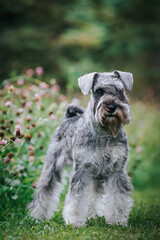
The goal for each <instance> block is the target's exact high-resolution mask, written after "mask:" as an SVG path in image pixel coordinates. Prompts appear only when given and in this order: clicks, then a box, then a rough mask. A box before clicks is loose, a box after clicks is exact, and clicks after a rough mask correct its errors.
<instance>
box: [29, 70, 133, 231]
mask: <svg viewBox="0 0 160 240" xmlns="http://www.w3.org/2000/svg"><path fill="white" fill-rule="evenodd" d="M78 83H79V87H80V89H81V91H82V93H83V94H84V95H87V94H88V93H89V92H90V91H91V98H90V101H89V104H88V107H87V108H86V109H85V110H83V109H82V108H81V107H79V106H75V105H69V106H68V108H67V110H66V113H65V120H64V121H63V122H62V124H61V125H60V126H59V127H58V128H57V129H56V131H55V133H54V136H53V139H52V141H51V143H50V145H49V148H48V151H47V156H46V160H45V163H44V166H43V170H42V174H41V177H40V179H39V182H38V184H37V189H36V192H35V194H34V199H33V201H32V202H31V203H30V205H29V209H30V214H31V216H33V217H34V218H36V219H40V220H44V219H48V218H51V217H52V216H53V213H54V211H56V209H57V206H58V203H59V197H60V194H61V192H62V190H63V185H64V183H65V181H64V179H65V176H66V174H65V169H64V168H65V166H71V165H72V167H73V169H72V172H71V174H70V181H69V189H68V193H67V196H66V199H65V203H64V210H63V217H64V220H65V222H66V224H72V225H73V226H75V227H78V226H82V225H85V222H86V220H87V219H90V218H95V217H96V216H104V217H105V220H106V223H107V224H120V225H124V226H126V225H127V221H128V216H129V213H130V210H131V207H132V204H133V200H132V199H131V198H130V193H131V191H132V185H131V183H130V179H129V177H128V175H127V172H126V165H127V160H128V151H129V147H128V141H127V135H126V132H125V130H124V125H125V124H128V123H129V122H130V120H131V109H130V105H129V100H128V98H127V97H126V95H125V91H124V89H127V90H128V91H131V89H132V85H133V77H132V74H131V73H128V72H121V71H118V70H116V71H114V72H111V73H97V72H93V73H89V74H86V75H84V76H82V77H80V78H79V79H78Z"/></svg>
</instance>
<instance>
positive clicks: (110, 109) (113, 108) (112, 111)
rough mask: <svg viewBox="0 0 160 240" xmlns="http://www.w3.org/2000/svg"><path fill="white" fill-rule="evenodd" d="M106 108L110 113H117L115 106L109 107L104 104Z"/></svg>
mask: <svg viewBox="0 0 160 240" xmlns="http://www.w3.org/2000/svg"><path fill="white" fill-rule="evenodd" d="M104 106H105V108H106V110H107V112H108V113H114V112H115V111H116V106H114V105H112V104H110V105H107V104H106V103H104Z"/></svg>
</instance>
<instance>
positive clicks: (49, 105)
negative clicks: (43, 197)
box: [0, 67, 68, 209]
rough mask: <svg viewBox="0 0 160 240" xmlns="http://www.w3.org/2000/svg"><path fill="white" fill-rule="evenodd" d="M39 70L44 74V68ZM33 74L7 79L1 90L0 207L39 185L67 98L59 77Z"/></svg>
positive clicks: (22, 197) (37, 70) (37, 69)
mask: <svg viewBox="0 0 160 240" xmlns="http://www.w3.org/2000/svg"><path fill="white" fill-rule="evenodd" d="M35 72H36V74H37V75H38V76H39V75H40V76H41V77H42V74H43V68H41V67H37V68H36V70H35ZM29 74H30V77H28V76H24V77H23V78H22V77H20V78H18V77H17V78H16V79H14V81H12V82H10V81H7V82H4V85H3V88H2V89H1V90H0V94H1V97H2V98H1V99H3V101H1V102H0V185H1V186H0V195H1V208H2V209H5V206H6V204H7V203H9V204H14V203H15V201H19V200H20V201H23V200H24V201H25V202H26V200H27V198H29V197H30V194H29V193H31V192H32V191H31V189H32V188H35V187H36V181H37V176H38V177H39V175H40V172H41V168H42V164H43V161H44V159H45V154H46V150H47V146H48V143H49V141H50V138H51V136H52V134H53V132H54V129H55V127H56V126H57V125H58V124H59V122H60V121H61V120H62V118H63V114H64V110H65V108H66V106H67V104H68V99H67V97H66V96H65V95H62V94H61V93H60V87H59V85H58V84H57V83H56V80H55V79H54V81H53V80H52V81H51V82H50V84H47V83H46V82H43V81H40V80H39V79H38V78H36V75H35V78H33V77H32V76H33V71H32V74H31V70H30V71H28V75H29Z"/></svg>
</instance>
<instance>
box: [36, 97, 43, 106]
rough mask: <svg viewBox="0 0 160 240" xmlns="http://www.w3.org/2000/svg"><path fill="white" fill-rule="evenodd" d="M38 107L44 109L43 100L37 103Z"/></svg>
mask: <svg viewBox="0 0 160 240" xmlns="http://www.w3.org/2000/svg"><path fill="white" fill-rule="evenodd" d="M37 105H38V106H39V107H42V101H41V99H40V100H39V101H38V102H37Z"/></svg>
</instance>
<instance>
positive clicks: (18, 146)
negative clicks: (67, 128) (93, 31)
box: [0, 78, 160, 240]
mask: <svg viewBox="0 0 160 240" xmlns="http://www.w3.org/2000/svg"><path fill="white" fill-rule="evenodd" d="M16 81H17V79H16V78H15V79H14V82H12V84H13V85H14V87H11V86H10V84H11V83H7V82H6V83H5V85H4V87H3V88H2V89H1V90H0V111H1V115H0V123H1V126H0V127H1V129H0V239H16V240H17V239H86V240H89V239H107V240H108V239H135V240H136V239H137V240H140V239H160V226H159V223H160V211H159V209H160V200H159V199H160V192H159V180H160V179H159V173H160V148H159V139H160V131H159V129H160V121H159V119H160V113H159V108H158V106H157V105H156V104H155V103H154V102H153V103H149V104H148V103H147V104H146V103H143V102H140V101H135V100H133V101H132V102H131V106H132V111H133V117H132V122H131V124H130V125H129V126H127V133H128V136H129V143H130V147H131V151H130V162H129V164H128V172H129V175H130V176H131V178H132V182H133V185H134V187H135V189H134V192H133V198H134V201H135V204H134V207H133V210H132V212H131V214H130V218H129V224H128V227H126V228H125V227H120V226H109V225H106V224H105V220H104V218H97V219H95V220H94V219H91V220H90V221H88V222H87V224H86V226H85V227H80V228H76V229H75V228H73V227H72V226H66V225H65V224H64V221H63V218H62V208H63V202H64V198H65V193H66V191H67V189H65V191H64V193H63V194H62V196H61V202H60V206H59V211H58V212H56V213H55V216H54V217H53V218H52V219H51V220H47V221H45V222H39V223H36V221H35V220H33V219H31V218H30V217H29V216H28V214H27V210H26V206H27V204H28V203H29V202H30V201H31V199H32V194H33V192H34V187H36V181H37V180H38V178H39V175H40V172H41V169H42V165H43V161H44V158H45V154H46V150H47V146H48V143H49V141H50V138H51V136H52V134H53V132H54V129H55V128H56V126H57V125H59V123H60V122H61V121H62V119H63V114H64V110H65V108H66V106H67V104H68V103H69V102H71V100H72V98H67V96H65V95H62V94H61V93H60V92H59V86H58V85H57V83H56V82H55V81H52V84H50V85H48V86H46V85H45V84H44V83H42V82H41V81H40V79H34V78H32V79H30V81H29V83H25V84H24V85H23V84H22V85H21V86H19V84H18V82H16ZM27 81H28V79H27ZM20 82H22V81H20ZM79 98H80V99H81V103H82V105H83V106H86V102H87V101H88V99H87V101H86V98H81V97H80V96H78V99H79ZM78 99H77V98H74V99H73V100H72V101H73V102H77V101H78ZM9 101H10V103H11V105H10V103H8V102H9ZM6 103H7V104H6ZM8 105H10V106H8Z"/></svg>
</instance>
